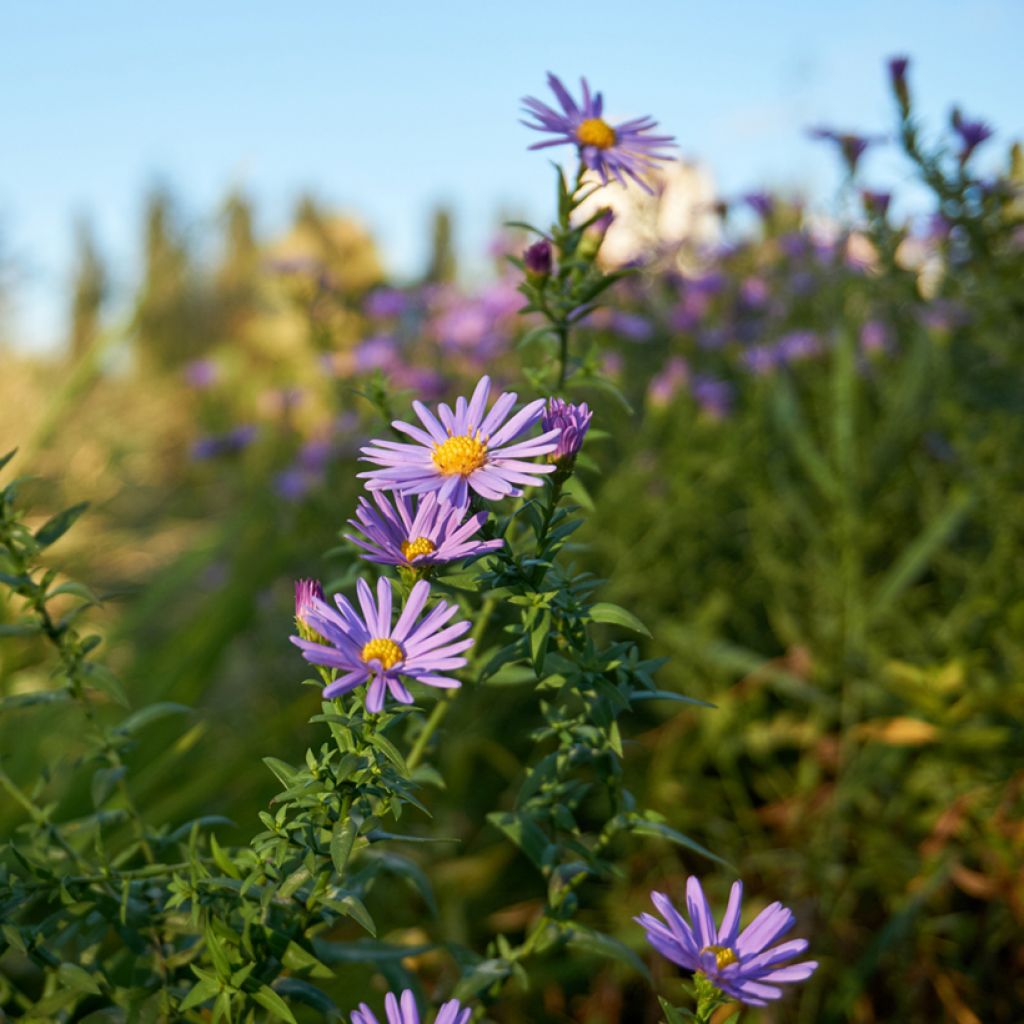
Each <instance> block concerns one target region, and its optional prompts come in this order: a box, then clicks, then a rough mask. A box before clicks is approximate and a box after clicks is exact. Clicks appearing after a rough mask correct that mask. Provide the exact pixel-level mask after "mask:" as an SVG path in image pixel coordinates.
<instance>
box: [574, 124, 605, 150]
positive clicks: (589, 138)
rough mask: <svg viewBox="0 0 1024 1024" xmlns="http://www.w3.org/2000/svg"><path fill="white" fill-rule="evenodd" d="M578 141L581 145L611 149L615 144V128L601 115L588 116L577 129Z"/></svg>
mask: <svg viewBox="0 0 1024 1024" xmlns="http://www.w3.org/2000/svg"><path fill="white" fill-rule="evenodd" d="M576 141H577V142H578V143H579V144H580V145H581V146H593V147H594V148H595V149H611V148H612V146H614V145H615V129H614V128H613V127H612V126H611V125H610V124H609V123H608V122H607V121H604V120H602V119H601V118H600V117H588V118H587V119H586V120H585V121H581V122H580V126H579V127H578V128H577V129H576Z"/></svg>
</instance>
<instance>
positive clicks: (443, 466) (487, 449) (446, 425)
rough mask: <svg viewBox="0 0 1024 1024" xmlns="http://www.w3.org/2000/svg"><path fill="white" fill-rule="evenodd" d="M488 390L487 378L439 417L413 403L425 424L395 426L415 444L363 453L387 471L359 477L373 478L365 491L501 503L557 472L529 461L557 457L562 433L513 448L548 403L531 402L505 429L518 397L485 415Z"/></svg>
mask: <svg viewBox="0 0 1024 1024" xmlns="http://www.w3.org/2000/svg"><path fill="white" fill-rule="evenodd" d="M490 392H491V381H490V378H489V377H481V378H480V381H479V383H478V384H477V386H476V388H475V389H474V391H473V395H472V397H471V398H470V399H469V401H468V402H467V401H466V399H465V398H459V399H458V401H457V402H456V403H455V410H454V411H452V409H451V408H449V407H448V406H447V405H445V404H444V403H442V404H441V405H439V406H438V409H437V416H434V414H433V413H431V412H430V410H429V409H427V407H426V406H425V405H423V404H422V403H421V402H413V403H412V407H413V411H414V412H415V413H416V415H417V416H418V417H419V420H420V423H421V424H422V425H423V426H422V427H416V426H412V425H411V424H409V423H402V422H400V421H397V420H396V421H395V422H394V423H392V426H393V427H394V428H395V429H396V430H400V431H401V432H402V433H403V434H408V436H409V437H411V438H412V439H413V440H414V441H415V442H416V443H415V444H405V443H402V442H398V441H373V442H371V444H370V445H369V446H368V447H366V448H363V449H362V453H363V458H362V461H363V462H373V463H376V464H377V465H378V466H381V467H383V468H381V469H373V470H369V471H368V472H366V473H360V474H359V475H360V476H361V477H363V478H365V479H366V480H367V485H366V486H367V488H368V489H369V490H371V491H398V492H399V493H400V494H426V493H428V492H431V491H434V492H436V493H437V496H438V500H439V501H441V502H442V503H444V504H449V505H459V506H460V507H461V506H465V505H466V504H467V503H468V502H469V492H470V489H472V490H474V491H475V492H476V493H477V494H479V495H480V496H481V497H482V498H488V499H492V500H498V499H500V498H504V497H508V496H510V495H511V496H518V495H520V494H522V490H521V489H520V488H521V487H522V486H529V487H533V486H536V485H537V484H538V483H540V481H539V480H538V479H537V477H538V475H539V474H543V473H550V472H553V471H554V468H555V467H554V466H549V465H543V464H541V465H538V464H536V463H533V462H527V461H525V460H527V459H534V458H537V456H539V455H547V454H548V452H552V451H554V450H555V447H556V445H557V442H558V436H559V432H558V431H557V430H549V431H546V432H545V433H543V434H539V435H537V436H536V437H531V438H528V439H527V440H525V441H520V442H518V443H517V444H512V443H510V442H512V441H515V439H516V438H517V437H519V436H520V435H522V434H523V433H525V432H526V431H527V430H529V429H530V427H532V426H533V425H534V424H535V423H536V422H537V421H538V420H539V419H540V418H541V416H542V415H543V413H544V399H542V398H539V399H537V400H536V401H535V402H530V403H529V404H528V405H526V406H524V407H523V408H522V409H520V410H519V412H517V413H516V414H515V415H514V416H513V417H512V418H511V419H509V420H508V422H507V423H506V422H505V421H506V419H508V415H509V413H510V412H511V411H512V407H513V406H514V405H515V402H516V395H515V393H514V392H505V393H503V394H501V395H500V396H499V397H498V399H497V401H496V402H495V403H494V405H493V406H491V409H490V412H487V413H485V409H486V406H487V399H488V397H489V396H490ZM424 428H425V429H424Z"/></svg>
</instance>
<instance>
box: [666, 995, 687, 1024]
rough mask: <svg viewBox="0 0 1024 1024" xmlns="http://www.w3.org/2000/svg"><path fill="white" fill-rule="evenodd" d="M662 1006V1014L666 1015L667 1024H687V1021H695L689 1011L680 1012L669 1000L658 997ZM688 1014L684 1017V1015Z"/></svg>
mask: <svg viewBox="0 0 1024 1024" xmlns="http://www.w3.org/2000/svg"><path fill="white" fill-rule="evenodd" d="M658 1002H659V1003H660V1004H661V1012H662V1013H663V1014H664V1015H665V1024H686V1021H687V1020H694V1019H695V1018H694V1016H693V1014H692V1013H690V1012H689V1011H687V1010H678V1009H676V1007H674V1006H673V1005H672V1004H671V1003H670V1002H669V1001H668V1000H667V999H662V998H661V996H658ZM684 1013H685V1014H686V1016H685V1017H684V1016H683V1014H684Z"/></svg>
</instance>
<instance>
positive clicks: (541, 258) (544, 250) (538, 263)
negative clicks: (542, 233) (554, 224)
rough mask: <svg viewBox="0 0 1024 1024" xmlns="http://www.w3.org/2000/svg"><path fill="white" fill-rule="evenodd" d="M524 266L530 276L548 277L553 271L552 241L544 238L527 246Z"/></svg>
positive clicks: (524, 254)
mask: <svg viewBox="0 0 1024 1024" xmlns="http://www.w3.org/2000/svg"><path fill="white" fill-rule="evenodd" d="M523 266H524V267H525V268H526V273H527V274H528V275H529V276H530V277H547V276H548V275H549V274H550V273H551V243H550V242H549V241H548V240H547V239H546V238H542V239H541V240H540V241H539V242H534V243H533V245H530V246H527V248H526V251H525V252H524V253H523Z"/></svg>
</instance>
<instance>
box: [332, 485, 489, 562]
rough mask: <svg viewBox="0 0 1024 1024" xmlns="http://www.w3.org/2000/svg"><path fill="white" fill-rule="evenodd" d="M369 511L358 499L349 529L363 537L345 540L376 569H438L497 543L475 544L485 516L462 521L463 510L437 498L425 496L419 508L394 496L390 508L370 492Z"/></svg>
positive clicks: (380, 495)
mask: <svg viewBox="0 0 1024 1024" xmlns="http://www.w3.org/2000/svg"><path fill="white" fill-rule="evenodd" d="M373 500H374V501H375V502H376V505H377V507H376V508H374V507H373V505H371V504H370V502H368V501H367V500H366V498H360V499H359V508H358V509H357V511H356V518H355V519H350V520H349V521H348V522H349V525H350V526H351V527H352V528H353V529H355V530H358V531H359V532H360V533H361V534H362V537H357V536H354V535H352V534H350V533H346V534H345V537H346V538H347V539H348V540H350V541H352V543H353V544H355V545H357V546H358V547H360V548H362V549H363V551H365V552H366V554H364V555H363V557H364V558H365V559H366V560H367V561H368V562H377V563H379V564H381V565H400V566H423V565H443V564H444V563H445V562H455V561H457V560H459V559H461V558H472V557H473V556H475V555H483V554H487V552H489V551H497V550H498V548H500V547H501V546H502V544H504V541H502V540H477V539H474V534H475V533H477V532H478V531H479V530H480V528H481V527H482V526H483V525H484V523H485V522H486V521H487V513H486V512H479V513H477V514H476V515H475V516H470V517H469V518H468V519H467V518H466V509H465V508H460V507H459V506H457V505H442V504H441V503H440V502H439V501H438V500H437V495H436V494H424V495H423V497H422V498H420V499H419V501H418V504H416V503H415V502H414V500H413V499H411V498H409V497H407V496H406V495H404V494H399V495H398V496H397V497H396V499H395V504H394V505H392V504H391V502H390V501H389V500H388V499H387V496H386V495H385V494H383V493H382V492H381V491H376V492H374V495H373Z"/></svg>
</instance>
